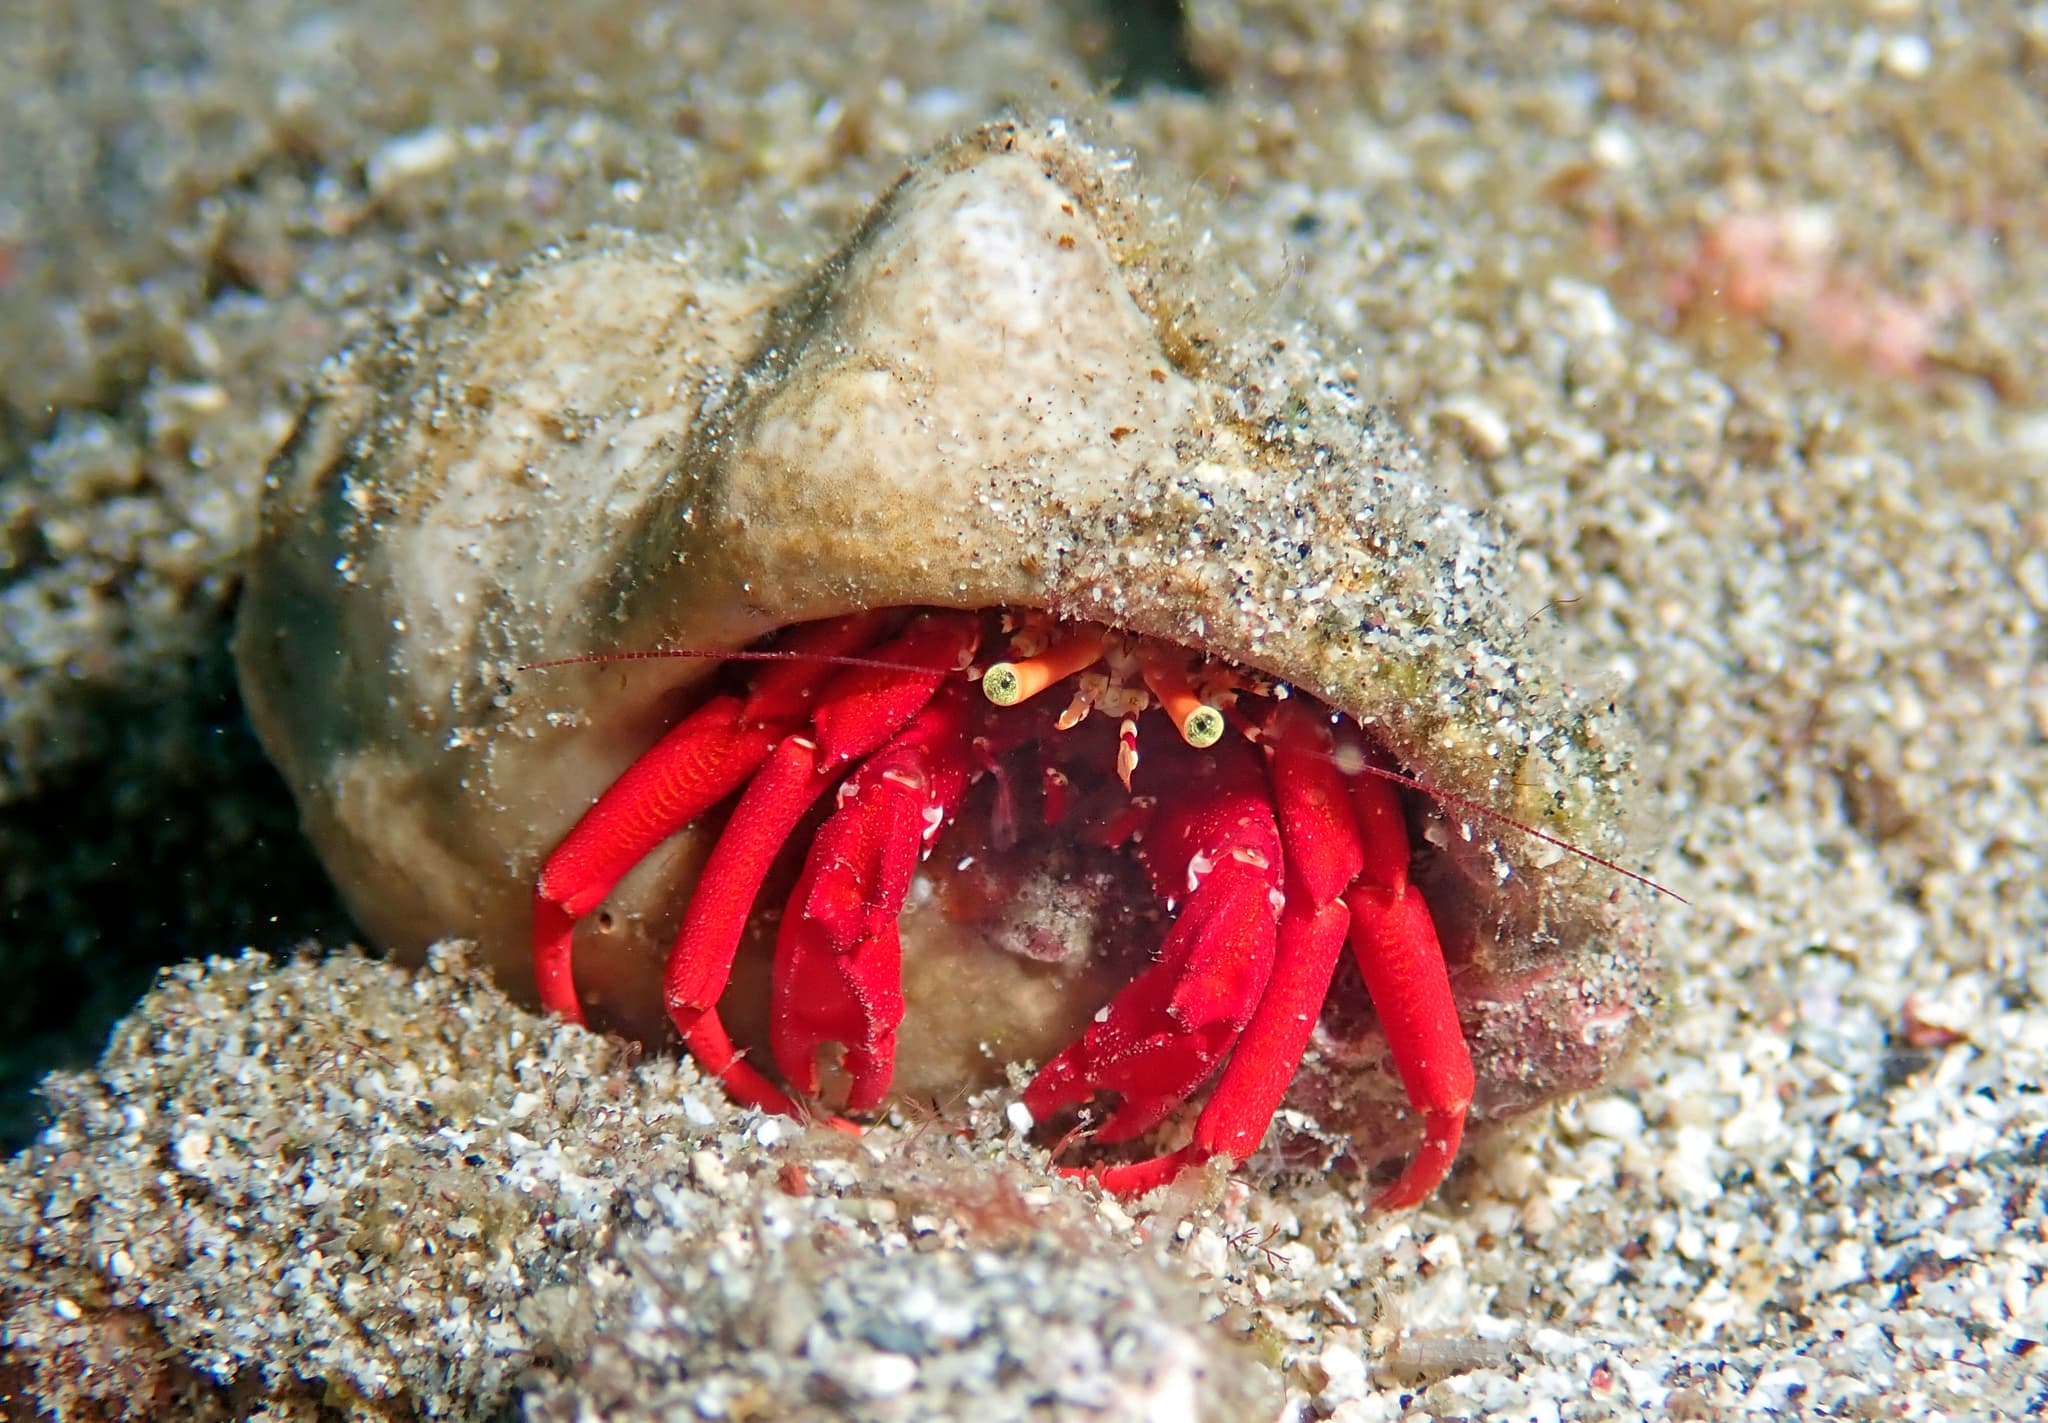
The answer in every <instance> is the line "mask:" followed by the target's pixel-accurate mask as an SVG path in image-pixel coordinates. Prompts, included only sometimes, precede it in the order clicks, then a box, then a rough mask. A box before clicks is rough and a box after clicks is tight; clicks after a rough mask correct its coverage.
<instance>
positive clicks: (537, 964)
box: [533, 613, 878, 1023]
mask: <svg viewBox="0 0 2048 1423" xmlns="http://www.w3.org/2000/svg"><path fill="white" fill-rule="evenodd" d="M877 626H878V620H877V616H876V615H875V614H871V613H860V614H856V615H854V616H852V617H846V618H834V619H832V620H831V621H829V622H821V623H812V624H809V625H807V626H805V627H801V628H798V629H796V630H795V631H793V632H792V633H791V634H790V636H789V637H788V638H787V639H786V640H785V641H784V643H783V644H782V647H781V650H783V651H786V652H788V653H789V654H790V660H789V661H785V662H778V663H774V664H772V665H770V666H769V668H768V670H766V671H764V672H762V673H761V674H759V675H758V676H756V677H755V678H754V679H753V681H752V684H751V685H750V686H749V687H748V689H747V694H746V696H745V698H744V699H741V698H739V697H732V696H718V697H713V698H711V699H710V700H709V701H707V702H705V703H704V704H703V705H702V706H700V707H698V708H697V709H696V710H695V711H694V712H692V713H691V714H690V715H689V716H687V717H685V718H683V720H682V721H680V722H678V723H677V724H676V725H675V726H674V727H673V728H671V729H670V730H669V732H668V734H667V735H665V736H663V737H662V738H661V740H659V741H657V742H655V744H654V745H653V746H652V747H650V748H649V749H648V750H647V751H646V752H645V753H644V754H643V755H642V756H641V757H640V758H639V759H638V760H637V761H635V762H634V763H633V764H632V765H631V766H629V767H627V768H626V772H625V774H624V775H622V776H620V777H619V778H618V779H617V780H616V781H614V782H612V784H611V785H610V786H609V787H608V788H607V789H606V790H605V792H604V794H603V795H601V796H599V797H598V798H597V801H596V803H595V804H593V805H592V806H591V807H590V809H589V810H588V811H586V812H585V813H584V816H583V818H582V819H581V820H579V821H577V822H576V827H575V828H574V829H573V830H571V831H570V832H569V834H568V835H567V837H565V838H564V839H563V841H562V843H561V844H559V845H557V846H556V847H555V849H554V852H553V853H552V854H550V855H549V856H548V858H547V862H546V863H545V864H544V865H543V866H542V867H541V872H540V877H539V879H538V880H537V881H536V882H535V884H534V891H533V977H534V982H535V984H536V985H537V987H538V988H539V991H540V1001H541V1006H542V1007H543V1008H545V1009H547V1010H548V1011H550V1012H554V1013H559V1014H560V1015H561V1016H562V1017H564V1018H567V1019H568V1020H569V1021H571V1022H573V1023H581V1022H582V1021H583V1008H582V1005H581V1004H580V1003H579V1002H578V1001H577V998H576V985H575V981H574V978H573V975H572V973H571V970H570V951H571V948H572V945H573V942H574V939H575V932H576V921H577V920H578V919H581V918H582V917H583V916H584V915H586V914H588V913H590V911H591V910H593V909H595V908H597V906H598V905H600V904H602V903H603V902H604V899H605V896H607V895H609V894H610V893H611V892H612V889H613V887H614V886H616V885H617V884H618V882H619V881H620V880H621V879H623V878H624V877H625V875H626V872H627V871H628V870H630V869H632V868H633V866H635V865H637V864H639V863H640V861H641V860H643V859H645V858H646V857H647V855H648V854H649V853H650V852H651V851H652V850H653V849H654V847H655V846H657V845H659V844H660V843H661V842H662V841H663V840H666V839H667V838H668V837H669V836H671V835H673V834H675V833H676V832H677V831H678V830H681V829H682V828H683V827H684V826H685V825H688V824H689V823H690V822H691V821H693V820H695V819H696V818H697V817H698V816H700V815H702V814H703V813H704V812H705V811H707V810H709V809H710V808H711V807H712V806H714V805H716V804H717V803H718V802H719V801H721V800H724V799H725V798H726V797H727V796H729V795H731V794H732V793H733V792H734V791H736V790H738V789H739V788H740V786H741V784H742V783H744V782H745V781H746V779H747V777H749V776H751V775H753V774H754V771H755V769H756V768H757V767H759V766H760V764H761V762H762V761H764V760H765V759H767V756H768V752H769V751H770V750H771V749H772V748H773V747H774V746H775V744H776V743H777V742H778V741H780V740H781V739H782V738H783V737H784V736H786V735H787V734H788V733H789V731H790V730H791V729H792V728H793V727H795V725H796V724H797V723H798V721H799V720H800V719H801V718H802V717H803V715H804V713H805V712H806V711H807V710H808V708H809V705H810V701H811V696H812V693H813V692H814V691H815V690H816V687H817V685H818V684H819V683H820V682H821V681H822V679H821V678H820V676H819V674H818V668H817V663H816V660H815V659H817V658H819V657H831V656H841V655H845V654H847V653H852V652H857V651H859V650H860V649H861V648H863V647H865V646H866V645H867V644H868V643H869V642H871V641H873V639H874V636H875V632H876V629H877Z"/></svg>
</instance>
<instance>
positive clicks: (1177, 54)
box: [1070, 0, 1209, 98]
mask: <svg viewBox="0 0 2048 1423" xmlns="http://www.w3.org/2000/svg"><path fill="white" fill-rule="evenodd" d="M1070 3H1071V4H1072V5H1073V7H1074V12H1075V27H1076V29H1077V31H1078V32H1079V40H1080V43H1079V46H1078V47H1079V48H1080V50H1081V52H1082V53H1083V55H1084V56H1085V57H1086V59H1087V61H1088V66H1089V71H1090V73H1091V74H1092V75H1093V76H1094V78H1095V80H1096V82H1097V83H1099V84H1101V85H1103V86H1104V87H1105V88H1106V89H1107V90H1108V92H1109V94H1110V95H1111V96H1112V97H1114V98H1124V97H1128V96H1130V95H1133V94H1138V93H1141V92H1143V91H1144V90H1146V89H1174V90H1179V91H1181V92H1183V93H1188V94H1205V93H1207V92H1209V84H1208V82H1207V81H1206V80H1205V79H1204V78H1203V77H1202V75H1201V73H1200V72H1199V71H1197V70H1196V68H1195V66H1194V64H1193V62H1192V61H1191V60H1190V59H1189V57H1188V50H1187V16H1186V15H1185V13H1184V12H1183V9H1182V6H1181V0H1070Z"/></svg>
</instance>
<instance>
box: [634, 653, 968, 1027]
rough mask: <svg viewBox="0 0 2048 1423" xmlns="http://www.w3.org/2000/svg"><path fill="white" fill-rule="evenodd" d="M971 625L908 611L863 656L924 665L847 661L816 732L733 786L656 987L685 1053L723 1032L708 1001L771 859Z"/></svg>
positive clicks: (728, 966)
mask: <svg viewBox="0 0 2048 1423" xmlns="http://www.w3.org/2000/svg"><path fill="white" fill-rule="evenodd" d="M979 629H980V624H979V621H978V620H977V619H976V618H975V616H974V615H973V614H970V613H921V614H919V615H918V616H917V617H915V618H913V619H912V620H911V622H910V623H909V625H908V626H906V627H905V628H904V630H903V632H902V633H901V634H900V635H899V636H897V637H896V638H894V639H892V640H890V641H889V642H886V643H883V644H882V645H881V646H879V647H877V648H876V649H874V651H873V652H872V653H870V654H869V656H871V657H872V658H874V659H875V660H877V661H884V662H894V663H903V664H909V665H914V666H921V667H927V668H930V669H931V670H930V671H929V672H912V671H905V670H902V668H900V667H894V668H880V667H850V668H847V669H846V670H844V671H842V672H840V673H839V674H838V675H837V676H836V677H834V678H833V679H832V682H831V684H830V685H829V686H827V687H826V689H825V691H824V692H823V693H822V694H820V696H819V697H818V706H817V710H816V711H815V712H814V713H813V715H812V723H813V725H814V726H815V727H816V728H817V738H818V739H817V741H816V742H812V741H811V740H809V739H808V738H804V737H790V738H789V739H788V740H786V741H784V742H783V743H782V745H780V746H778V747H777V748H776V749H775V751H774V753H773V754H772V755H771V756H770V757H769V758H768V763H767V764H766V765H765V766H764V767H762V769H761V771H760V773H759V774H758V775H756V776H755V778H754V780H753V782H752V783H751V784H749V785H748V787H747V789H746V791H745V793H744V794H742V795H741V797H740V801H739V804H738V805H737V806H735V807H734V808H733V813H732V818H731V819H730V820H729V821H728V822H727V823H726V828H725V832H724V833H723V834H722V835H720V836H719V839H718V844H717V845H716V846H714V847H713V848H712V851H711V856H710V858H709V859H708V860H707V861H706V862H705V865H704V871H703V873H702V874H701V875H700V876H699V877H698V880H697V890H696V893H695V894H693V895H692V896H691V898H690V905H689V908H688V909H687V910H686V911H684V915H683V928H682V932H681V934H680V935H678V937H677V939H676V946H675V949H674V950H673V951H672V952H671V953H670V954H669V960H668V972H667V983H666V989H665V994H664V997H665V999H666V1002H667V1005H668V1012H669V1017H670V1018H671V1019H672V1020H673V1021H674V1023H675V1025H676V1029H677V1031H679V1032H680V1033H682V1035H683V1040H684V1041H685V1042H686V1043H687V1044H689V1046H690V1049H691V1051H692V1052H693V1053H694V1052H695V1051H696V1050H697V1047H698V1044H699V1043H700V1042H702V1043H704V1044H705V1047H706V1052H707V1057H706V1062H707V1065H708V1064H709V1063H710V1062H712V1061H715V1060H717V1058H718V1055H719V1052H720V1048H719V1045H720V1044H721V1043H724V1042H726V1032H725V1027H724V1025H723V1024H722V1023H721V1022H720V1021H719V1018H718V1012H717V1009H716V1008H715V1006H714V1005H715V1004H716V1003H717V1002H718V997H719V995H720V994H721V993H723V992H724V991H725V984H726V980H727V979H728V978H729V977H730V976H731V974H732V961H733V956H734V955H735V954H736V953H738V952H739V945H740V938H741V935H742V934H744V933H745V931H746V925H747V917H748V916H749V915H750V914H751V913H752V912H753V907H754V900H755V898H756V897H757V896H758V895H759V893H760V890H761V881H762V880H764V879H766V878H767V875H768V869H769V866H770V865H772V864H773V863H774V861H775V857H776V855H777V854H778V853H780V851H781V849H782V847H783V845H784V844H785V843H787V841H788V839H789V837H790V835H791V833H792V832H793V831H795V829H796V827H797V824H798V823H799V822H800V821H801V820H802V819H803V817H804V814H805V812H806V811H808V810H809V809H810V807H811V806H812V804H813V803H814V802H816V800H817V798H818V797H819V796H820V795H821V794H823V793H824V791H825V788H826V787H827V786H829V785H831V784H832V783H833V781H834V780H835V779H837V777H838V775H839V773H840V771H841V770H842V769H843V768H844V767H845V766H846V765H847V764H848V763H849V762H851V761H853V760H855V759H857V758H859V757H861V756H865V755H867V754H868V753H869V752H871V751H873V750H875V749H876V748H877V747H879V746H881V745H882V744H883V743H884V742H886V741H888V740H889V739H890V738H891V737H892V736H894V735H895V734H896V732H897V731H898V730H899V729H900V728H901V727H902V726H903V724H904V723H905V722H907V721H909V720H910V718H912V717H913V716H915V715H917V713H918V712H919V711H921V710H922V709H923V708H924V706H925V704H926V703H927V702H929V701H930V700H931V699H932V696H933V695H934V694H935V693H936V692H937V691H938V688H939V685H940V683H941V682H942V681H943V680H944V679H945V678H946V677H947V676H948V675H950V674H951V673H952V672H953V671H955V670H956V669H957V668H958V667H959V666H960V665H961V664H963V663H964V661H965V660H966V658H967V657H968V656H970V655H971V654H972V652H973V649H974V643H975V640H976V638H977V637H978V636H979ZM725 1052H726V1053H728V1054H729V1052H730V1049H729V1047H728V1048H726V1049H725Z"/></svg>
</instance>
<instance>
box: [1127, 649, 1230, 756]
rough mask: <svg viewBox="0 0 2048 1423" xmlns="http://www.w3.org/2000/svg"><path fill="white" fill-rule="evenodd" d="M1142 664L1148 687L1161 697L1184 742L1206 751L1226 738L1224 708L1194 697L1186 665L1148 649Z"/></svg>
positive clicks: (1161, 701) (1171, 656) (1163, 705)
mask: <svg viewBox="0 0 2048 1423" xmlns="http://www.w3.org/2000/svg"><path fill="white" fill-rule="evenodd" d="M1141 661H1142V665H1143V667H1144V669H1145V685H1146V686H1148V687H1150V688H1151V689H1152V695H1153V696H1155V697H1157V698H1159V705H1160V706H1162V707H1164V708H1165V709H1166V714H1167V716H1168V717H1170V718H1172V720H1173V726H1174V729H1175V730H1176V731H1178V732H1179V733H1180V737H1181V740H1183V741H1185V742H1187V744H1188V745H1190V746H1192V747H1194V748H1195V749H1196V750H1197V751H1204V750H1207V749H1208V748H1209V747H1211V746H1214V745H1215V744H1216V743H1217V742H1219V741H1221V740H1222V739H1223V730H1224V726H1225V722H1224V720H1223V711H1222V709H1221V708H1220V707H1215V706H1212V705H1210V704H1209V703H1208V702H1205V701H1203V700H1202V699H1201V698H1200V697H1198V696H1196V695H1195V689H1194V688H1193V687H1191V686H1189V685H1188V673H1187V664H1186V663H1185V662H1184V661H1183V660H1182V659H1180V658H1178V657H1175V656H1173V655H1172V654H1171V653H1168V652H1166V651H1164V650H1163V649H1160V648H1152V647H1148V648H1147V649H1145V652H1144V655H1143V657H1142V659H1141Z"/></svg>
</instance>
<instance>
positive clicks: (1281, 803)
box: [1099, 703, 1364, 1193]
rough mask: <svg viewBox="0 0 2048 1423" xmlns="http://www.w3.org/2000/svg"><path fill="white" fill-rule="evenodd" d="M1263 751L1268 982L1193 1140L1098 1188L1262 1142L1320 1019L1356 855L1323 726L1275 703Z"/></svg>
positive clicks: (1121, 1169)
mask: <svg viewBox="0 0 2048 1423" xmlns="http://www.w3.org/2000/svg"><path fill="white" fill-rule="evenodd" d="M1265 744H1266V747H1267V751H1268V755H1269V758H1270V766H1269V774H1270V777H1271V782H1272V788H1273V804H1274V809H1275V811H1276V812H1277V818H1278V822H1279V828H1280V835H1281V839H1282V841H1283V842H1284V844H1285V845H1286V848H1287V910H1286V912H1285V913H1284V914H1283V915H1282V916H1281V919H1280V927H1279V936H1278V940H1277V947H1276V951H1275V956H1274V964H1273V974H1272V977H1271V979H1270V980H1269V981H1268V982H1267V984H1266V991H1265V993H1264V995H1263V996H1262V997H1261V998H1260V999H1259V1003H1258V1008H1257V1009H1256V1011H1255V1012H1254V1013H1253V1014H1252V1017H1251V1021H1250V1022H1249V1023H1247V1024H1246V1026H1245V1030H1244V1033H1243V1035H1242V1036H1241V1037H1240V1038H1239V1039H1238V1040H1237V1045H1236V1047H1235V1048H1234V1049H1233V1050H1232V1052H1231V1054H1230V1061H1229V1063H1228V1064H1227V1065H1226V1066H1225V1067H1224V1069H1223V1075H1222V1076H1221V1077H1220V1078H1219V1079H1218V1080H1217V1083H1216V1090H1215V1091H1214V1092H1212V1093H1211V1094H1210V1097H1209V1100H1208V1102H1207V1103H1206V1104H1205V1105H1204V1106H1203V1108H1202V1114H1201V1116H1200V1117H1199V1118H1198V1119H1197V1120H1196V1122H1195V1131H1194V1137H1193V1139H1192V1140H1190V1141H1189V1143H1188V1144H1187V1145H1186V1146H1184V1147H1182V1148H1181V1149H1180V1150H1179V1151H1176V1152H1173V1153H1171V1154H1169V1155H1166V1156H1159V1157H1153V1158H1152V1159H1151V1160H1148V1161H1139V1162H1133V1163H1131V1164H1129V1165H1125V1166H1115V1167H1110V1168H1108V1169H1106V1170H1103V1171H1102V1172H1100V1173H1099V1175H1100V1178H1101V1180H1102V1183H1103V1186H1104V1187H1105V1188H1106V1189H1108V1190H1111V1191H1117V1192H1123V1193H1135V1192H1143V1191H1148V1190H1151V1189H1152V1188H1153V1187H1155V1186H1159V1185H1163V1184H1164V1183H1165V1182H1167V1181H1169V1180H1171V1179H1172V1178H1173V1177H1174V1175H1175V1174H1177V1173H1178V1172H1179V1171H1180V1170H1181V1169H1182V1168H1183V1167H1186V1166H1197V1165H1200V1164H1201V1163H1202V1162H1204V1161H1206V1160H1208V1159H1209V1158H1210V1157H1211V1156H1217V1155H1223V1156H1229V1157H1231V1158H1232V1159H1234V1160H1238V1161H1242V1160H1244V1159H1245V1158H1246V1157H1248V1156H1250V1155H1251V1154H1252V1152H1254V1151H1256V1150H1257V1149H1258V1146H1259V1143H1260V1142H1261V1141H1263V1140H1264V1139H1265V1135H1266V1128H1267V1127H1268V1126H1270V1125H1271V1124H1272V1120H1273V1114H1274V1113H1275V1112H1276V1111H1278V1110H1279V1109H1280V1102H1281V1099H1282V1098H1283V1097H1285V1096H1286V1094H1287V1087H1288V1084H1289V1083H1291V1082H1292V1081H1293V1080H1294V1074H1295V1072H1296V1071H1297V1070H1298V1069H1299V1068H1300V1066H1301V1055H1302V1053H1303V1052H1305V1051H1306V1050H1307V1048H1308V1041H1309V1037H1310V1035H1311V1034H1312V1033H1313V1032H1314V1031H1315V1025H1316V1020H1317V1018H1319V1017H1320V1016H1321V1014H1322V1008H1323V999H1324V998H1325V997H1327V996H1328V994H1329V991H1330V976H1331V974H1332V973H1333V972H1334V971H1335V969H1336V965H1337V956H1338V954H1339V953H1341V952H1342V951H1343V948H1344V935H1345V930H1346V928H1347V927H1348V926H1349V924H1350V921H1351V911H1350V909H1349V908H1348V907H1347V906H1346V905H1345V904H1344V902H1343V901H1342V900H1341V899H1340V898H1338V896H1339V895H1341V894H1342V893H1343V892H1344V890H1345V889H1346V888H1347V887H1348V886H1349V885H1350V884H1351V882H1352V881H1353V880H1354V879H1356V878H1357V877H1358V871H1359V867H1360V866H1361V864H1362V863H1363V861H1364V849H1363V847H1362V846H1361V845H1360V843H1359V838H1358V829H1357V826H1356V824H1355V822H1354V818H1353V812H1352V806H1351V795H1350V789H1349V787H1348V786H1347V785H1346V784H1345V780H1344V777H1343V775H1342V773H1340V772H1339V771H1338V770H1337V767H1336V763H1335V759H1334V756H1333V742H1332V739H1331V734H1330V728H1329V724H1328V722H1327V721H1326V720H1325V719H1323V718H1321V717H1318V716H1316V715H1314V714H1312V713H1310V712H1308V711H1306V710H1304V709H1302V708H1300V707H1299V706H1298V705H1297V704H1295V703H1283V704H1282V705H1281V706H1280V708H1279V709H1278V710H1277V711H1276V714H1275V716H1274V718H1273V720H1272V723H1271V724H1270V726H1269V727H1268V730H1267V736H1266V741H1265Z"/></svg>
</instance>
